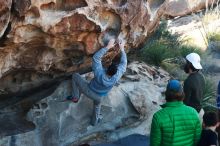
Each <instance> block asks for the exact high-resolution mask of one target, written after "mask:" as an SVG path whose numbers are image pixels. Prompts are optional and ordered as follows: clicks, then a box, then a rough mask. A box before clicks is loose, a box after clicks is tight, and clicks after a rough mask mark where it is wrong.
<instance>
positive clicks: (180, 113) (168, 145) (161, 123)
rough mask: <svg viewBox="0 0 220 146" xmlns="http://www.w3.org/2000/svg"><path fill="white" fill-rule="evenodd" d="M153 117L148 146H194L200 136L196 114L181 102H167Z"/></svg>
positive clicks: (199, 125) (199, 124)
mask: <svg viewBox="0 0 220 146" xmlns="http://www.w3.org/2000/svg"><path fill="white" fill-rule="evenodd" d="M163 107H164V108H163V109H161V110H159V111H158V112H156V113H155V114H154V116H153V120H152V124H151V132H150V146H196V145H197V142H198V140H199V138H200V134H201V123H200V120H199V116H198V113H197V112H196V110H195V109H193V108H192V107H189V106H186V105H184V104H183V102H179V101H175V102H167V103H166V104H164V105H163Z"/></svg>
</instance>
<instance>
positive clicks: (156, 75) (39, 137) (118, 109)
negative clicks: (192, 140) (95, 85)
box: [0, 62, 169, 146]
mask: <svg viewBox="0 0 220 146" xmlns="http://www.w3.org/2000/svg"><path fill="white" fill-rule="evenodd" d="M91 76H92V75H91V74H86V75H84V77H86V78H91ZM133 78H139V79H138V80H136V81H134V80H133ZM168 79H169V74H168V73H166V72H165V71H163V70H160V71H158V69H157V68H155V67H152V66H148V65H146V64H144V63H140V62H133V63H131V64H130V65H129V66H128V70H127V72H126V74H125V75H124V77H123V78H122V80H120V81H119V83H118V84H117V85H116V86H115V87H114V88H113V89H112V90H111V92H110V93H109V95H108V97H107V98H105V99H104V101H103V102H102V110H101V113H102V115H103V120H102V121H101V123H99V124H98V125H97V126H91V125H90V124H89V123H90V119H91V116H92V108H93V102H92V101H91V100H90V99H88V98H87V97H85V96H84V95H83V96H81V98H80V101H79V103H77V104H74V103H72V102H68V101H66V102H64V101H63V99H64V97H65V96H67V95H70V94H71V80H66V81H63V82H62V83H60V84H59V85H58V86H57V87H56V88H55V90H52V92H49V93H51V94H49V96H47V97H46V98H44V99H42V100H39V101H38V102H36V103H35V104H34V106H32V107H30V108H29V109H28V110H27V111H29V112H28V113H27V115H26V116H25V115H23V117H22V116H21V117H20V118H21V119H26V120H28V122H29V123H30V122H32V123H34V124H35V126H36V128H35V129H34V130H33V128H32V127H29V126H30V124H27V123H26V125H27V127H25V126H23V127H19V126H18V127H17V129H14V131H12V128H11V129H8V131H7V130H5V129H4V131H2V128H0V135H1V137H3V138H2V139H1V140H0V145H1V146H9V145H10V144H11V143H13V144H14V146H20V145H22V146H30V145H32V146H45V145H48V146H50V145H53V146H66V145H73V146H76V145H79V144H82V143H87V142H88V143H90V144H98V143H101V142H103V141H105V142H106V141H115V140H118V139H119V138H123V137H126V136H128V135H131V134H135V133H138V134H142V135H149V131H150V124H151V120H152V116H153V114H154V113H155V112H156V111H157V110H159V109H160V105H161V104H163V102H164V97H163V94H162V93H163V91H164V89H165V86H166V83H167V81H168ZM42 96H43V95H39V94H38V96H37V95H36V96H35V97H32V99H33V98H40V97H42ZM45 96H46V92H45ZM27 99H28V98H27ZM27 99H23V101H22V102H19V103H17V104H16V106H11V107H7V108H5V110H4V112H5V113H6V112H8V114H10V113H14V114H16V112H18V111H21V109H23V108H24V107H26V109H27V107H28V102H27ZM19 105H20V106H19ZM15 107H17V109H15ZM9 111H11V112H10V113H9ZM17 115H18V114H17ZM12 117H14V116H13V115H12ZM1 120H4V118H1ZM12 121H13V119H12V120H11V121H8V124H9V123H10V122H12ZM16 122H17V120H16V119H14V123H16ZM12 124H13V122H12ZM23 125H24V124H23ZM22 128H26V129H24V130H23V129H22ZM28 128H30V129H29V131H28ZM7 132H8V133H7ZM10 132H16V135H13V136H8V135H10ZM24 132H26V133H24Z"/></svg>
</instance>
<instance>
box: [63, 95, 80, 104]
mask: <svg viewBox="0 0 220 146" xmlns="http://www.w3.org/2000/svg"><path fill="white" fill-rule="evenodd" d="M66 100H71V101H72V102H74V103H77V102H78V101H79V98H77V97H72V96H67V97H66Z"/></svg>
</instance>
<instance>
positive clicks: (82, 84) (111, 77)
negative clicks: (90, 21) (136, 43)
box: [67, 37, 127, 126]
mask: <svg viewBox="0 0 220 146" xmlns="http://www.w3.org/2000/svg"><path fill="white" fill-rule="evenodd" d="M105 44H107V45H106V46H105V47H104V48H102V49H100V50H99V51H98V52H96V53H95V54H94V56H93V60H92V70H93V73H94V78H93V79H92V80H91V81H90V82H88V81H87V80H85V79H84V78H82V77H81V76H80V74H78V73H74V74H73V75H72V96H68V97H67V99H68V100H71V101H72V102H74V103H77V102H78V101H79V99H80V94H81V93H83V94H84V95H86V96H87V97H88V98H90V99H92V100H93V101H94V109H93V117H92V120H91V124H92V125H93V126H94V125H96V124H97V123H98V122H99V121H100V119H101V114H100V111H101V104H100V103H101V101H102V99H103V98H104V97H106V96H107V94H108V92H109V91H110V90H111V89H112V87H113V86H114V85H115V84H116V83H117V82H118V81H119V79H120V78H121V77H122V75H123V74H124V72H125V71H126V67H127V56H126V53H125V51H124V45H125V42H124V41H122V40H119V47H120V49H121V60H120V63H119V64H116V63H114V62H112V64H111V65H110V66H108V67H107V68H105V67H104V66H103V65H102V57H103V56H104V55H105V54H106V53H107V51H108V50H109V49H110V48H113V47H114V45H115V39H114V37H111V38H109V39H108V40H107V43H105Z"/></svg>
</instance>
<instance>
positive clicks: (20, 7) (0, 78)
mask: <svg viewBox="0 0 220 146" xmlns="http://www.w3.org/2000/svg"><path fill="white" fill-rule="evenodd" d="M205 3H206V1H205V0H199V1H195V0H178V1H176V0H175V1H174V0H167V1H164V0H149V1H146V0H138V1H133V0H62V1H61V0H44V1H42V0H13V1H12V0H0V20H1V21H0V37H1V42H0V82H1V84H0V91H1V92H0V93H1V95H2V94H3V93H4V94H12V93H18V92H24V91H26V90H29V89H32V88H34V87H36V86H40V85H41V84H42V83H44V82H47V81H48V80H50V79H53V78H54V76H60V75H61V74H62V75H65V74H66V73H67V72H74V71H77V72H79V71H83V72H86V71H88V70H89V67H90V66H91V55H92V54H93V53H94V52H95V51H97V50H98V49H100V47H101V46H103V38H104V37H105V36H106V35H108V33H109V32H110V31H114V32H116V33H117V34H119V38H122V39H123V40H124V41H125V42H126V48H127V50H129V49H130V48H136V47H137V46H139V45H140V44H141V43H143V42H144V40H145V39H146V37H147V36H149V34H151V33H152V32H153V31H154V30H155V29H156V27H157V25H158V23H159V20H160V18H161V17H162V16H172V17H175V16H182V15H185V14H188V13H190V12H191V9H190V10H189V9H188V7H190V8H192V11H193V12H194V11H197V10H200V9H202V8H204V7H205ZM188 4H189V5H188ZM209 4H211V3H209ZM180 6H181V7H180ZM117 50H118V47H117V46H116V47H115V48H114V49H112V50H111V51H110V52H111V53H109V55H107V56H106V57H105V58H104V59H103V60H104V61H106V60H109V61H110V62H111V60H112V58H113V57H114V56H115V55H116V54H118V51H117Z"/></svg>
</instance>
